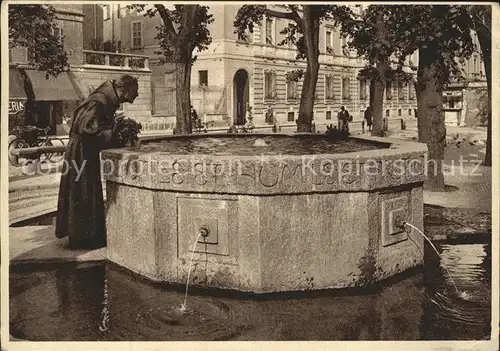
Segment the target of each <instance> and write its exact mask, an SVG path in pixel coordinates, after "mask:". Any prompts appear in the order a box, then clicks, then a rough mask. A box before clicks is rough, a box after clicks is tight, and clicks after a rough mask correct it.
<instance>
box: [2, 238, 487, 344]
mask: <svg viewBox="0 0 500 351" xmlns="http://www.w3.org/2000/svg"><path fill="white" fill-rule="evenodd" d="M425 249H426V252H425V257H426V262H425V264H426V268H425V269H424V271H423V272H422V273H420V274H416V275H413V276H409V277H405V278H404V279H400V280H399V281H397V280H396V281H393V282H391V284H390V285H387V286H383V287H381V288H380V289H378V290H377V291H375V292H370V293H368V292H367V291H364V292H363V294H359V293H358V294H356V295H354V294H351V295H347V294H345V293H341V292H338V291H337V292H334V291H327V292H321V293H314V294H309V295H308V294H306V295H303V296H302V297H297V296H294V298H290V296H288V298H287V296H286V295H272V296H266V297H265V298H250V297H248V296H241V295H236V296H234V295H233V296H230V297H229V296H227V295H226V296H222V295H221V292H200V291H195V292H192V293H191V294H190V296H189V310H190V313H186V314H182V313H179V306H180V305H181V304H182V302H183V298H184V291H183V289H182V287H172V286H166V285H159V284H152V283H149V282H145V281H144V280H143V279H138V278H137V277H135V276H132V275H130V274H128V273H124V271H123V270H122V269H120V268H117V267H116V266H114V265H106V266H104V265H93V266H87V267H82V268H78V267H75V266H61V265H60V266H58V267H57V268H56V269H52V270H50V269H46V270H45V271H40V270H39V271H22V270H19V269H17V270H15V271H14V269H15V268H12V269H13V271H12V272H11V276H10V291H11V300H10V314H11V316H10V317H11V318H10V326H11V334H12V335H13V336H15V337H19V338H24V339H28V340H422V339H430V340H432V339H458V340H459V339H481V338H484V337H486V336H488V335H489V332H490V320H491V315H490V291H491V279H490V275H489V272H490V268H489V267H490V264H491V261H490V262H489V263H486V264H485V260H486V262H487V260H488V258H490V257H491V253H488V252H490V250H489V247H488V246H485V245H453V246H452V245H443V246H442V247H439V246H438V249H439V250H440V251H441V256H442V257H443V262H445V263H446V264H447V265H448V267H449V269H450V272H451V274H452V275H453V279H455V281H456V283H457V285H458V287H459V289H460V290H466V291H468V292H469V293H470V295H471V298H470V299H468V300H463V299H459V298H457V296H456V294H455V293H454V291H453V290H454V289H453V285H452V284H451V282H450V281H449V279H448V278H447V276H446V274H445V272H444V271H443V269H442V267H441V266H440V262H439V260H438V259H437V258H436V255H435V254H434V255H432V254H431V252H430V251H429V250H431V248H430V247H428V246H426V248H425ZM490 259H491V258H490Z"/></svg>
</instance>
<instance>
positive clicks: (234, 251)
mask: <svg viewBox="0 0 500 351" xmlns="http://www.w3.org/2000/svg"><path fill="white" fill-rule="evenodd" d="M301 137H302V138H310V139H311V140H313V139H317V140H318V141H321V142H323V143H324V142H327V141H325V140H326V138H327V136H325V135H305V136H304V135H302V136H301V135H298V134H295V135H293V136H285V135H276V134H273V135H272V136H270V135H256V134H252V135H235V136H231V135H227V134H224V135H218V136H217V135H213V134H212V135H198V136H190V137H189V140H191V141H190V142H192V141H193V140H195V141H196V140H199V141H200V143H203V142H205V141H206V140H214V138H218V139H220V140H223V141H224V140H225V139H227V138H233V139H235V140H236V139H237V140H242V141H244V140H246V139H248V138H253V139H252V140H254V139H256V138H264V139H266V140H267V142H266V143H265V144H264V145H266V146H265V147H264V149H265V148H272V147H273V143H274V141H275V140H283V139H286V140H290V142H291V143H292V147H291V149H290V148H289V149H287V150H289V151H283V152H280V151H279V150H274V152H268V153H265V152H264V151H262V150H263V149H259V148H258V147H257V146H256V147H255V150H250V149H252V148H251V147H249V148H247V149H243V150H244V152H243V151H241V150H242V149H241V148H240V149H238V150H239V151H235V152H230V151H231V150H228V152H219V153H217V152H215V153H209V152H205V153H203V152H197V151H196V150H197V148H196V147H194V148H192V150H187V151H186V149H183V150H179V151H178V152H176V151H175V150H172V148H167V149H164V148H162V147H161V145H160V146H158V143H157V142H154V141H151V143H148V142H147V141H146V142H144V143H143V145H142V146H141V147H140V148H126V149H113V150H106V151H103V152H102V160H103V174H104V177H105V179H106V192H107V202H108V212H107V236H108V243H107V250H108V259H109V260H110V261H112V262H114V263H116V264H118V265H120V266H123V267H126V268H127V269H129V270H131V271H133V272H135V273H138V274H140V275H142V276H145V277H147V278H149V279H151V280H153V281H158V282H170V283H182V284H184V283H185V282H186V277H187V275H188V267H189V259H190V257H191V251H192V248H193V244H194V241H195V240H196V238H197V237H198V238H199V239H198V242H197V244H196V246H195V247H196V249H195V253H194V261H193V272H192V273H191V281H192V283H193V285H197V286H205V287H216V288H223V289H235V290H239V291H244V292H255V293H268V292H282V291H295V290H312V289H329V288H343V287H352V286H364V285H366V284H369V283H372V282H375V281H378V280H381V279H384V278H387V277H389V276H392V275H395V274H398V273H400V272H403V271H405V270H407V269H409V268H411V267H415V266H418V265H421V264H422V262H423V239H422V237H421V236H419V235H413V233H412V232H408V231H405V230H404V229H401V226H399V225H398V223H399V222H401V221H406V222H409V223H412V224H414V225H415V226H416V227H418V228H423V191H422V185H423V181H424V179H425V167H424V161H425V159H426V153H427V149H426V146H425V145H424V144H420V143H415V142H405V141H400V140H391V139H386V138H376V137H353V138H349V140H350V141H351V142H353V143H358V144H359V145H363V147H362V148H360V150H354V151H350V152H345V153H339V152H335V143H333V142H332V144H331V146H330V147H329V148H328V147H327V148H325V149H324V150H323V151H321V152H315V153H303V154H298V153H297V152H290V150H293V142H294V140H297V139H300V138H301ZM182 138H184V139H182ZM204 138H205V139H204ZM207 138H208V139H207ZM280 138H281V139H280ZM186 139H187V138H186V137H182V136H172V137H167V138H165V137H164V138H163V141H162V142H163V143H164V144H163V145H168V144H169V143H177V142H182V140H186ZM268 144H269V145H268ZM249 145H250V144H249ZM265 150H267V149H265ZM200 233H202V235H200V236H198V234H200Z"/></svg>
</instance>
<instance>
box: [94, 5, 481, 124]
mask: <svg viewBox="0 0 500 351" xmlns="http://www.w3.org/2000/svg"><path fill="white" fill-rule="evenodd" d="M240 6H241V5H211V6H210V13H212V14H213V17H214V22H213V23H211V24H210V25H209V30H210V33H211V36H212V43H211V44H210V45H209V48H208V49H207V50H205V51H202V52H199V53H195V54H196V55H197V60H196V62H195V63H194V65H193V68H192V75H191V103H192V105H193V107H194V108H195V109H196V110H197V112H198V115H199V116H203V117H204V119H205V121H215V124H216V125H217V124H221V125H226V124H236V125H238V124H243V123H244V115H245V109H246V107H247V106H251V107H252V111H253V116H254V123H256V124H265V112H266V110H267V109H268V108H269V107H271V108H272V109H273V110H274V113H275V115H276V117H277V118H278V121H279V122H280V124H282V125H283V124H285V125H286V124H290V125H294V124H295V120H296V119H297V117H298V109H299V104H300V93H301V88H302V79H300V80H299V81H297V82H294V81H293V80H291V79H289V78H290V76H291V73H293V71H295V70H297V69H304V68H305V61H304V60H297V59H296V53H297V52H296V48H295V47H294V46H293V45H278V44H279V43H280V42H281V41H282V40H283V39H284V36H283V35H282V34H281V33H280V32H281V31H282V30H283V29H284V28H285V27H286V26H288V20H285V19H281V18H274V17H271V18H268V17H266V16H264V19H263V21H262V23H261V25H260V26H257V27H255V29H254V33H252V34H251V35H250V34H249V35H248V37H247V40H245V41H243V40H239V39H238V38H237V35H236V34H235V33H234V27H233V21H234V19H235V16H236V13H237V11H238V8H239V7H240ZM104 7H105V10H104V17H103V18H104V40H114V41H119V42H120V43H121V49H122V50H123V52H127V53H131V54H141V55H146V56H148V57H149V58H150V59H149V63H150V69H151V72H152V76H151V92H150V100H151V115H152V118H151V124H152V126H151V128H158V127H159V128H163V127H165V126H167V127H168V128H171V127H172V126H173V123H174V121H175V114H176V109H175V104H176V101H175V67H173V66H172V65H168V64H166V65H161V64H160V63H159V57H160V56H159V55H158V54H157V51H159V50H160V46H159V45H158V42H157V40H156V39H155V36H156V34H157V29H156V27H157V26H160V25H161V23H162V22H161V19H160V18H159V16H155V17H153V18H149V17H145V16H143V14H142V13H137V12H136V11H134V10H129V9H127V8H126V7H124V6H120V5H118V4H109V5H105V6H104ZM270 7H271V8H272V9H273V10H277V11H286V9H285V7H284V6H283V5H270ZM353 9H354V10H355V11H362V9H363V6H360V5H357V6H353ZM319 40H320V52H321V54H320V58H319V62H320V69H319V77H318V82H317V86H316V100H315V105H314V119H315V122H316V123H320V124H321V123H323V124H329V123H334V124H335V123H336V116H337V112H338V111H339V109H340V106H345V107H346V108H347V110H348V111H349V112H350V113H351V114H352V115H353V116H354V119H355V120H356V119H357V120H360V119H362V118H363V111H364V110H365V108H366V107H367V106H368V105H369V101H370V92H369V82H368V81H366V80H363V79H360V78H359V71H360V70H361V69H362V68H364V67H365V62H364V61H363V60H361V59H358V58H356V57H355V56H354V53H348V52H345V50H343V45H344V40H343V39H342V38H341V37H340V34H339V31H338V29H337V28H335V26H334V25H333V23H328V22H327V23H324V24H322V27H321V29H320V38H319ZM407 64H408V66H410V65H411V66H417V65H418V53H414V54H413V55H412V56H411V57H409V58H408V60H407ZM481 67H482V61H481V59H480V55H479V54H475V55H474V56H473V57H471V59H470V60H469V62H468V64H467V65H466V67H465V68H464V69H465V70H466V71H467V75H468V77H469V78H470V79H469V81H470V80H479V79H481V69H482V68H481ZM483 71H484V69H483ZM407 72H409V73H416V72H415V71H413V70H410V69H407ZM483 77H484V75H483ZM474 84H476V85H478V84H479V85H481V84H482V83H473V82H470V83H469V84H468V85H467V86H468V87H469V88H467V89H465V87H462V90H460V92H459V93H458V92H457V89H454V90H453V89H451V90H447V91H445V93H444V94H445V96H444V98H445V106H444V109H445V116H446V120H447V121H448V122H449V123H454V122H453V121H455V120H457V119H459V118H460V119H461V120H462V122H461V123H462V124H463V123H464V122H465V120H472V119H473V118H472V117H471V116H472V115H473V114H474V113H476V112H477V110H480V108H479V107H475V106H476V105H477V103H476V102H477V100H478V98H477V95H478V91H481V90H478V89H473V90H471V89H470V88H471V87H472V86H474ZM457 94H459V95H460V99H461V100H460V102H456V101H458V98H457V97H456V96H457ZM448 96H453V97H452V98H448ZM462 96H463V97H462ZM384 97H385V98H384V117H388V118H415V117H416V108H417V103H416V102H417V100H416V92H415V87H414V84H413V82H410V83H408V84H406V83H402V82H392V83H389V84H388V86H387V89H386V92H385V95H384ZM462 116H463V118H462ZM450 121H452V122H450ZM160 126H161V127H160ZM147 128H148V126H147Z"/></svg>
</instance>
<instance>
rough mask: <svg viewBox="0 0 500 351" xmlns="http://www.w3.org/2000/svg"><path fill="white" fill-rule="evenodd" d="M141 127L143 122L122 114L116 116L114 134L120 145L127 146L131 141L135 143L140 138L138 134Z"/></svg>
mask: <svg viewBox="0 0 500 351" xmlns="http://www.w3.org/2000/svg"><path fill="white" fill-rule="evenodd" d="M141 129H142V124H141V123H137V122H136V121H135V120H134V119H132V118H126V117H124V116H120V117H117V118H116V123H115V127H114V133H113V136H114V139H115V141H116V143H117V144H118V145H119V146H125V145H127V143H129V142H130V143H135V142H137V141H138V140H139V137H138V136H137V135H138V134H139V133H140V132H141Z"/></svg>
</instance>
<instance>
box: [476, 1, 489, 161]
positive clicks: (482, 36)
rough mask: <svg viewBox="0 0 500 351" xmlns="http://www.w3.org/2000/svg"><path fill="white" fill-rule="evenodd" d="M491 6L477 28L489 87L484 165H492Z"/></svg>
mask: <svg viewBox="0 0 500 351" xmlns="http://www.w3.org/2000/svg"><path fill="white" fill-rule="evenodd" d="M489 8H490V11H489V12H487V13H486V15H485V23H481V24H479V26H478V28H477V38H478V40H479V45H480V46H481V52H482V57H483V62H484V70H485V74H486V84H487V87H488V132H487V138H486V154H485V156H484V165H485V166H490V167H491V7H489Z"/></svg>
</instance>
